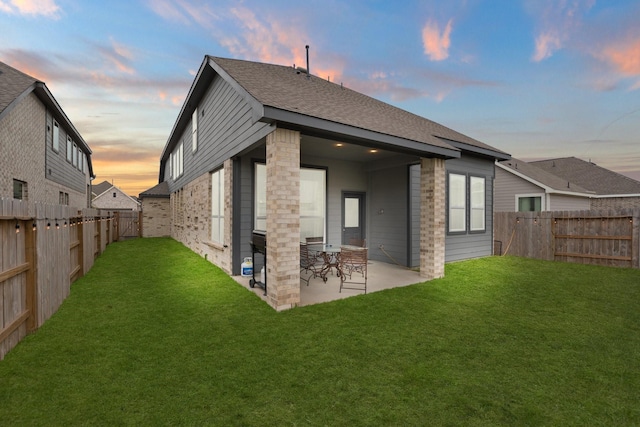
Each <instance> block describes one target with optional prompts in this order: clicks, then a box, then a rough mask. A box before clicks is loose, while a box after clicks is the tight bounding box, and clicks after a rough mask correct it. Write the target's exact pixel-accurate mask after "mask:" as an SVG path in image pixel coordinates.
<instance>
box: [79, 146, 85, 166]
mask: <svg viewBox="0 0 640 427" xmlns="http://www.w3.org/2000/svg"><path fill="white" fill-rule="evenodd" d="M83 157H84V156H83V154H82V150H80V148H78V170H79V171H82V158H83Z"/></svg>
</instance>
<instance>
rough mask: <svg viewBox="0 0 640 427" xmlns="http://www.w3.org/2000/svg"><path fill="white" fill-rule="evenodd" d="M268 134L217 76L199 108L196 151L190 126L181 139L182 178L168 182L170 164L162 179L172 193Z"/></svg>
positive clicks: (263, 124) (230, 88)
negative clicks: (193, 148) (164, 179)
mask: <svg viewBox="0 0 640 427" xmlns="http://www.w3.org/2000/svg"><path fill="white" fill-rule="evenodd" d="M270 132H271V128H270V126H269V125H267V124H265V123H261V122H257V123H254V122H253V120H252V112H251V107H250V106H249V104H247V103H246V102H245V100H244V99H243V98H242V97H241V96H240V95H239V94H238V93H237V92H235V91H234V90H233V88H232V87H231V85H229V84H228V83H227V82H226V81H224V80H223V79H222V78H221V77H219V76H216V77H215V79H214V81H213V83H212V84H211V86H210V87H209V89H208V90H207V92H206V94H205V95H204V97H203V98H202V100H201V101H200V104H199V105H198V149H197V151H195V152H193V151H192V137H191V125H189V126H187V127H186V128H185V130H184V131H183V134H182V136H181V141H182V143H183V150H184V151H183V162H184V163H183V164H184V167H183V175H182V176H180V177H179V178H178V179H177V180H175V181H174V180H173V179H171V178H170V174H169V173H168V172H169V170H170V166H169V165H170V163H171V161H170V160H169V161H168V162H167V164H166V169H165V177H167V180H168V183H169V190H170V191H171V192H173V191H175V190H177V189H179V188H181V187H183V186H184V185H185V184H187V183H188V182H191V181H193V180H194V179H196V178H198V177H199V176H201V175H202V174H204V173H207V172H210V171H212V170H214V169H216V168H218V167H220V166H222V163H223V162H224V161H225V160H226V159H229V158H231V157H234V156H235V155H237V154H238V153H239V152H240V151H242V150H243V149H245V148H247V147H250V146H251V145H252V144H254V143H256V142H257V141H260V140H261V139H262V138H263V137H264V136H265V135H267V134H268V133H270Z"/></svg>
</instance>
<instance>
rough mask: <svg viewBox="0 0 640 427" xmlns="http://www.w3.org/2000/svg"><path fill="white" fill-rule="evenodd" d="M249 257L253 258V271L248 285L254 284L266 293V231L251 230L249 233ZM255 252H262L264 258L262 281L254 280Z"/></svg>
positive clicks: (253, 285) (252, 285)
mask: <svg viewBox="0 0 640 427" xmlns="http://www.w3.org/2000/svg"><path fill="white" fill-rule="evenodd" d="M250 243H251V257H252V260H253V273H252V277H251V280H249V287H251V288H253V287H255V286H257V287H259V288H262V289H264V294H265V295H267V233H266V232H265V231H258V230H253V233H252V235H251V242H250ZM256 254H262V256H263V260H264V263H263V265H264V267H265V271H264V282H261V281H259V280H256V270H257V268H255V266H256Z"/></svg>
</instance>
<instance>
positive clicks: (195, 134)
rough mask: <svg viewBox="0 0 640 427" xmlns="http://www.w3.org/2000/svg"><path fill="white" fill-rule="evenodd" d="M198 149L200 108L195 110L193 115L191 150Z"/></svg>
mask: <svg viewBox="0 0 640 427" xmlns="http://www.w3.org/2000/svg"><path fill="white" fill-rule="evenodd" d="M197 150H198V109H197V108H196V109H195V110H193V114H192V115H191V151H192V152H195V151H197Z"/></svg>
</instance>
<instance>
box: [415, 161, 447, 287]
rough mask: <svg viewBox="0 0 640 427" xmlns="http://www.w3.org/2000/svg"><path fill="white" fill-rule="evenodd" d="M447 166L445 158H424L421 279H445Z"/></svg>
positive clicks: (422, 163) (421, 197)
mask: <svg viewBox="0 0 640 427" xmlns="http://www.w3.org/2000/svg"><path fill="white" fill-rule="evenodd" d="M445 191H446V190H445V166H444V160H442V159H422V161H421V166H420V204H421V206H420V215H421V218H420V276H422V277H424V278H426V279H428V280H431V279H437V278H439V277H444V260H445V227H446V224H445Z"/></svg>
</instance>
